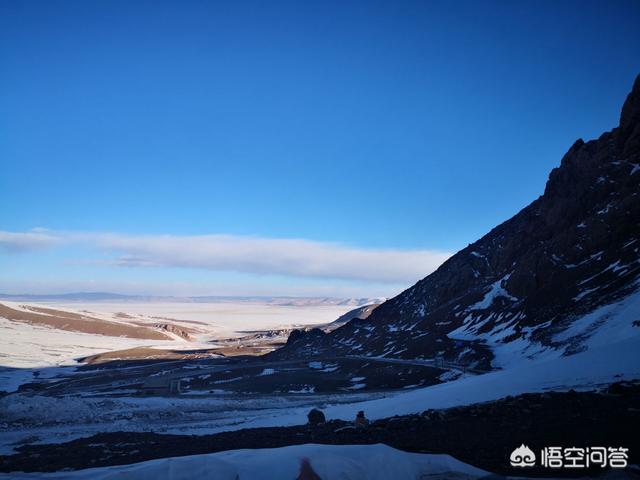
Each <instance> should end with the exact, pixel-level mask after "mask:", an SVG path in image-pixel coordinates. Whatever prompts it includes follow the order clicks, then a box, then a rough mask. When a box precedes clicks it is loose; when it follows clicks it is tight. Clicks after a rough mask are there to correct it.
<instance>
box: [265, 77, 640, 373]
mask: <svg viewBox="0 0 640 480" xmlns="http://www.w3.org/2000/svg"><path fill="white" fill-rule="evenodd" d="M639 195H640V76H639V77H638V78H637V79H636V81H635V84H634V86H633V90H632V92H631V93H630V94H629V96H628V97H627V100H626V102H625V103H624V106H623V108H622V113H621V117H620V125H619V126H618V127H617V128H614V129H613V130H612V131H610V132H607V133H604V134H603V135H602V136H601V137H600V138H598V139H597V140H592V141H589V142H586V143H585V142H584V141H583V140H578V141H576V142H575V143H574V144H573V146H572V147H571V148H570V149H569V151H568V152H567V153H566V154H565V155H564V157H563V158H562V161H561V163H560V166H559V167H558V168H555V169H553V170H552V172H551V174H550V175H549V180H548V182H547V185H546V188H545V191H544V194H543V195H542V196H541V197H539V198H538V199H537V200H535V201H534V202H532V203H531V204H530V205H529V206H527V207H526V208H524V209H523V210H522V211H521V212H519V213H518V214H517V215H515V216H514V217H512V218H511V219H510V220H508V221H506V222H504V223H503V224H501V225H499V226H497V227H496V228H494V229H493V230H492V231H491V232H489V233H488V234H487V235H485V236H484V237H482V238H481V239H480V240H478V241H477V242H475V243H473V244H471V245H469V246H468V247H467V248H465V249H463V250H461V251H460V252H458V253H457V254H456V255H454V256H453V257H451V258H450V259H448V260H447V261H446V262H445V263H444V264H443V265H442V266H441V267H440V268H439V269H438V270H436V271H435V272H434V273H432V274H431V275H429V276H427V277H426V278H424V279H423V280H421V281H419V282H418V283H417V284H416V285H414V286H413V287H411V288H409V289H407V290H406V291H404V292H403V293H401V294H400V295H398V296H397V297H395V298H392V299H390V300H388V301H387V302H385V303H383V304H382V305H380V306H379V307H377V308H376V309H375V311H373V313H372V314H371V316H370V317H369V318H368V319H367V320H366V321H363V320H358V319H355V320H352V321H350V322H348V323H347V324H345V325H344V326H342V327H340V328H338V329H336V330H334V331H333V332H331V333H328V334H324V333H321V332H320V333H318V332H313V331H312V332H308V333H306V334H305V333H297V334H296V335H295V336H294V337H291V338H289V341H288V342H287V345H286V346H284V347H283V348H282V349H280V350H278V351H276V352H274V353H273V354H272V355H273V356H275V357H279V358H291V357H300V356H310V355H323V354H331V355H373V356H380V355H382V356H391V357H403V358H418V357H424V358H431V357H436V356H442V357H444V358H446V359H449V360H453V361H458V362H463V363H467V364H479V365H482V366H485V367H487V366H489V365H490V364H491V363H492V362H494V364H495V363H496V362H495V360H496V359H495V355H496V351H498V350H500V348H501V347H509V348H508V349H509V350H510V351H515V350H517V351H519V353H520V354H521V355H524V356H531V355H535V354H536V352H539V351H540V350H543V349H545V348H555V349H558V348H562V349H563V353H565V354H570V353H573V352H576V351H579V350H581V349H584V348H586V347H585V345H584V341H585V339H586V338H587V337H588V336H589V335H590V332H589V331H588V330H589V329H587V331H584V332H578V333H575V334H574V333H571V332H569V333H566V334H564V335H563V334H562V332H563V331H564V332H566V331H567V329H568V328H569V327H570V326H571V325H572V324H573V322H574V321H575V320H576V318H579V317H580V316H582V315H585V314H587V313H589V312H592V311H594V310H595V309H596V308H598V307H599V306H602V305H606V304H611V303H613V302H616V301H619V300H620V299H622V298H625V297H626V296H628V295H630V294H631V293H632V292H635V291H637V289H638V286H639V283H638V278H639V276H640V260H639V257H640V254H639V252H640V198H639ZM638 318H639V319H640V312H639V313H638ZM636 320H637V319H636ZM605 321H606V318H603V319H602V321H600V320H598V322H599V323H598V322H595V323H594V325H593V328H592V330H594V329H596V327H598V325H601V324H602V323H603V322H605ZM591 333H592V332H591ZM503 350H504V348H503ZM497 363H498V364H499V362H497Z"/></svg>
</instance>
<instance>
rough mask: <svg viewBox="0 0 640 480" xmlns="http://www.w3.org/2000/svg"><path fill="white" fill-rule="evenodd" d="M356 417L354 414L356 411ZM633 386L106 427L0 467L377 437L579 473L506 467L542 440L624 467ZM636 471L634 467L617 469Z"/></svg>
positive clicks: (497, 465)
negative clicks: (182, 430) (289, 420)
mask: <svg viewBox="0 0 640 480" xmlns="http://www.w3.org/2000/svg"><path fill="white" fill-rule="evenodd" d="M354 415H355V412H354ZM638 432H640V384H638V383H635V384H629V383H617V384H613V385H612V386H610V387H609V388H608V389H607V390H605V391H602V392H595V391H594V392H574V391H569V392H564V393H559V392H550V393H542V394H525V395H520V396H517V397H507V398H504V399H501V400H497V401H495V402H488V403H483V404H476V405H470V406H466V407H456V408H451V409H447V410H438V411H435V410H426V411H425V412H423V413H422V414H420V415H406V416H398V417H393V418H386V419H382V420H378V421H375V422H373V423H371V424H370V425H369V426H367V427H363V428H356V427H354V426H353V424H351V423H349V422H344V421H331V420H330V419H329V421H328V422H327V423H325V424H323V425H319V426H315V427H311V426H309V425H300V426H293V427H275V428H259V429H245V430H239V431H233V432H223V433H218V434H214V435H202V436H191V435H160V434H154V433H131V432H114V433H105V434H98V435H94V436H92V437H89V438H82V439H78V440H74V441H71V442H68V443H63V444H50V445H27V446H23V447H20V448H18V453H17V454H15V455H11V456H5V457H0V471H4V472H11V471H56V470H61V469H82V468H90V467H97V466H108V465H121V464H129V463H135V462H140V461H145V460H151V459H154V458H163V457H169V456H183V455H195V454H203V453H212V452H218V451H223V450H233V449H241V448H271V447H281V446H286V445H292V444H304V443H321V444H372V443H385V444H387V445H390V446H392V447H395V448H399V449H401V450H405V451H410V452H422V453H447V454H450V455H452V456H454V457H456V458H458V459H459V460H462V461H463V462H467V463H470V464H473V465H475V466H478V467H480V468H483V469H486V470H489V471H492V472H495V473H498V474H502V475H518V476H530V477H531V476H534V477H535V476H547V477H584V476H585V475H589V476H600V475H605V474H607V475H608V474H610V473H611V472H607V471H605V470H603V469H601V468H599V467H596V468H592V469H589V470H585V469H574V470H571V469H554V470H550V469H548V468H546V469H543V468H526V469H522V468H520V469H516V468H513V467H510V466H509V455H510V453H511V452H512V451H513V449H514V448H516V447H517V446H520V445H521V444H522V443H524V444H526V445H527V446H528V447H530V448H531V449H532V450H533V451H534V452H537V453H539V452H540V450H541V449H542V448H544V447H549V446H561V447H573V446H576V447H592V446H605V447H625V448H628V449H629V463H630V465H633V464H635V465H638V463H640V456H639V453H638V452H640V436H639V435H638ZM618 473H620V474H621V475H622V477H621V478H637V477H636V476H637V475H639V473H638V469H637V467H630V468H628V469H627V470H625V471H624V472H618Z"/></svg>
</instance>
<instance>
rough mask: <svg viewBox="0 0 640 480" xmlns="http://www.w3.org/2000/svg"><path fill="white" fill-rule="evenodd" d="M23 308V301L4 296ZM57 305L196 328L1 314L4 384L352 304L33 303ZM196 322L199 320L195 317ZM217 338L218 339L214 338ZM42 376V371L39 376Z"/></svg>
mask: <svg viewBox="0 0 640 480" xmlns="http://www.w3.org/2000/svg"><path fill="white" fill-rule="evenodd" d="M0 303H2V304H4V305H7V306H8V307H10V308H14V309H22V308H23V307H22V305H23V304H22V303H20V302H8V301H4V300H3V301H2V302H0ZM29 305H30V306H39V307H45V308H53V309H56V310H63V311H69V312H74V313H82V314H86V315H90V316H92V317H95V318H98V319H103V320H108V321H110V322H118V321H120V322H125V320H122V319H121V318H118V317H117V314H122V313H124V314H127V315H129V316H131V317H133V318H132V319H131V320H132V321H138V322H143V323H148V324H153V323H158V322H170V323H175V324H177V325H181V326H183V327H188V328H195V329H197V330H198V332H197V333H194V334H193V335H192V336H193V337H194V338H195V341H193V342H188V341H186V340H184V339H181V338H179V337H178V336H175V339H174V340H166V341H164V340H144V339H134V338H125V337H110V336H104V335H92V334H85V333H79V332H69V331H65V330H57V329H53V328H48V327H43V326H38V325H30V324H27V323H21V322H15V321H11V320H7V319H5V318H2V317H0V390H5V391H14V390H16V388H17V387H18V386H19V385H21V384H22V383H25V382H28V381H30V380H31V379H32V378H33V374H34V373H35V372H37V374H38V375H51V374H53V373H54V372H55V370H52V367H63V366H73V365H76V364H77V362H76V359H78V358H81V357H86V356H88V355H94V354H96V353H101V352H108V351H113V350H124V349H128V348H134V347H153V348H169V349H174V350H175V349H198V348H212V347H214V346H215V341H216V340H219V339H223V338H233V337H237V336H240V335H242V334H243V333H242V332H246V331H254V330H277V329H283V328H284V329H286V328H291V327H294V326H304V325H315V324H320V323H328V322H331V321H333V320H335V319H336V318H338V317H339V316H340V315H342V314H344V313H346V312H347V311H349V310H350V309H351V308H353V307H352V306H350V305H313V304H310V305H276V304H269V303H266V302H265V303H260V302H258V301H253V302H232V301H225V302H211V303H204V302H202V303H200V302H198V303H189V302H116V301H112V302H82V303H80V302H47V303H41V304H32V303H30V304H29ZM192 322H198V323H192ZM211 342H214V343H211ZM41 378H42V377H41Z"/></svg>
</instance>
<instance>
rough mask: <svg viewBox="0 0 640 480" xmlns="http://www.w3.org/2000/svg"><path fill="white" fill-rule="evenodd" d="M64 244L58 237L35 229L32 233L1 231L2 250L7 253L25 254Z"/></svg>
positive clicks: (0, 242) (0, 248)
mask: <svg viewBox="0 0 640 480" xmlns="http://www.w3.org/2000/svg"><path fill="white" fill-rule="evenodd" d="M60 243H63V241H62V239H61V238H60V237H59V236H57V235H52V234H50V233H49V231H47V230H43V229H33V230H32V231H30V232H3V231H0V250H4V251H7V252H25V251H31V250H39V249H43V248H49V247H53V246H56V245H58V244H60Z"/></svg>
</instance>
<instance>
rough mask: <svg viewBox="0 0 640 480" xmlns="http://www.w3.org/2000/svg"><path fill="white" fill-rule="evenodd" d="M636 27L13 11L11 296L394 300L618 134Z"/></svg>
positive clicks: (4, 96) (8, 125)
mask: <svg viewBox="0 0 640 480" xmlns="http://www.w3.org/2000/svg"><path fill="white" fill-rule="evenodd" d="M638 24H640V4H639V3H638V2H637V1H629V2H624V1H611V2H602V1H598V2H589V1H572V2H562V1H560V2H557V1H553V2H550V1H548V2H545V1H535V2H533V1H532V2H524V1H523V2H506V1H499V2H479V1H472V2H455V3H454V2H432V1H421V2H409V1H405V2H375V1H365V2H352V1H346V2H343V1H340V2H329V1H326V2H277V1H276V2H261V1H256V2H243V1H234V2H212V1H180V2H178V1H172V2H167V1H149V2H145V1H93V2H86V1H77V2H76V1H64V0H61V1H53V2H52V1H42V2H39V1H30V2H15V1H9V0H1V1H0V70H1V74H0V231H2V234H1V235H0V247H2V245H4V246H3V247H2V248H1V249H0V291H12V292H18V291H28V292H43V291H47V292H63V291H78V290H82V291H86V290H110V291H120V292H130V293H161V294H170V293H175V294H183V295H187V294H239V295H242V294H264V295H270V294H280V295H285V294H297V295H315V294H317V295H371V296H377V295H385V296H387V295H391V294H394V293H397V292H398V291H399V290H401V289H402V288H404V287H407V286H409V285H410V284H412V283H413V282H415V281H416V280H418V279H419V278H420V277H422V276H424V275H426V274H427V273H429V272H430V271H431V270H433V268H435V267H436V266H437V264H438V263H439V262H441V261H442V260H443V259H444V258H446V256H447V255H448V254H450V253H452V252H455V251H457V250H458V249H460V248H463V247H464V246H466V245H467V244H468V243H470V242H473V241H474V240H476V239H477V238H479V237H480V236H481V235H483V234H484V233H486V232H487V231H488V230H490V229H491V228H492V227H493V226H495V225H496V224H498V223H500V222H502V221H504V220H506V219H508V218H509V217H511V216H512V215H513V214H515V213H516V212H518V211H519V210H520V209H521V208H523V207H524V206H526V205H527V204H528V203H529V202H531V201H532V200H534V199H535V198H536V197H537V196H538V195H540V194H541V193H542V191H543V189H544V184H545V181H546V178H547V176H548V173H549V171H550V170H551V169H552V168H553V167H555V166H557V165H558V163H559V161H560V158H561V157H562V155H563V154H564V152H565V151H566V150H567V149H568V148H569V146H570V145H571V144H572V143H573V141H575V140H576V139H577V138H580V137H581V138H584V139H590V138H594V137H597V136H598V135H599V134H600V133H602V132H603V131H605V130H608V129H611V128H612V127H614V126H615V125H616V124H617V121H618V116H619V110H620V107H621V104H622V101H623V100H624V98H625V96H626V94H627V93H628V91H629V89H630V87H631V84H632V81H633V79H634V77H635V76H636V75H637V74H638V73H639V72H640V49H639V48H638V45H640V29H638V28H637V26H638ZM33 229H38V230H35V231H33ZM39 229H46V230H39Z"/></svg>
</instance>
